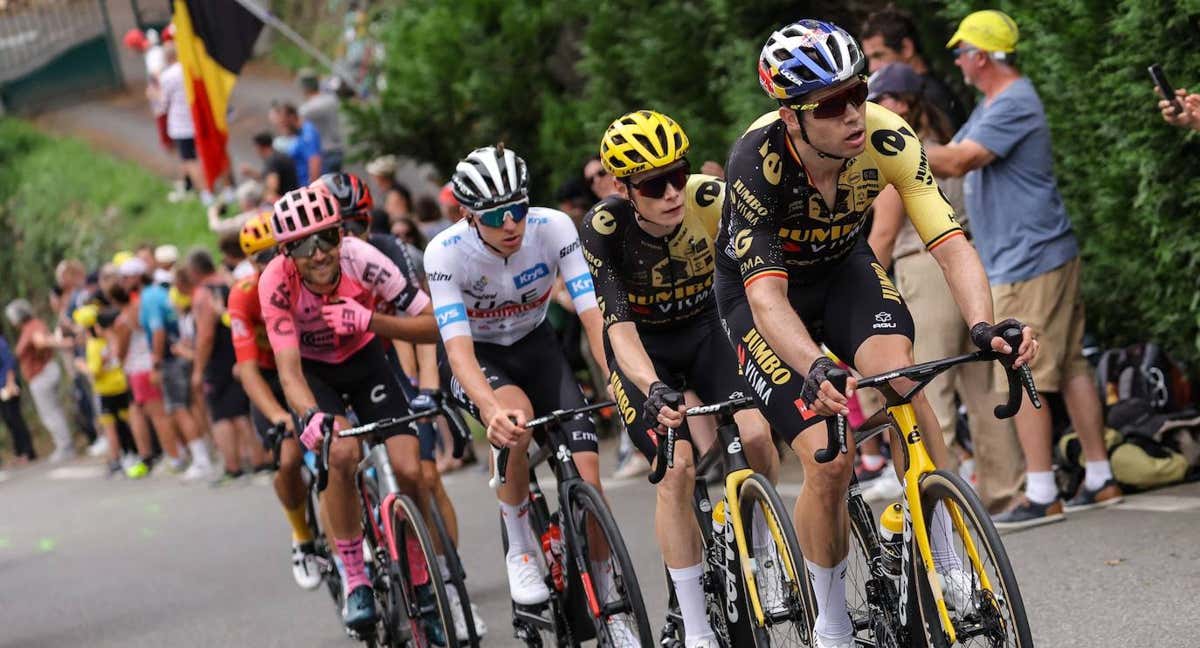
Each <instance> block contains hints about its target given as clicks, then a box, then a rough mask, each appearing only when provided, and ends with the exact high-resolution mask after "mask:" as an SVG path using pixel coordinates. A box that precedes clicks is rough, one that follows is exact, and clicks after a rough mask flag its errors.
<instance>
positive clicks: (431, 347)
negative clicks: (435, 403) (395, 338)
mask: <svg viewBox="0 0 1200 648" xmlns="http://www.w3.org/2000/svg"><path fill="white" fill-rule="evenodd" d="M440 382H441V378H440V376H438V360H437V345H436V344H418V345H417V385H418V386H419V387H420V388H421V389H437V388H438V384H439V383H440Z"/></svg>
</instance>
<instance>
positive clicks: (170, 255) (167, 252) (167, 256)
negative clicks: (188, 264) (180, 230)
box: [154, 244, 179, 265]
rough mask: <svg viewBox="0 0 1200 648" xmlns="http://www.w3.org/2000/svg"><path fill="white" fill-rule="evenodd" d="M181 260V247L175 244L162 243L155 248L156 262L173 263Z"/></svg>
mask: <svg viewBox="0 0 1200 648" xmlns="http://www.w3.org/2000/svg"><path fill="white" fill-rule="evenodd" d="M178 260H179V248H177V247H175V246H174V245H170V244H168V245H160V246H158V247H156V248H154V262H155V263H161V264H163V265H172V264H174V263H175V262H176V261H178Z"/></svg>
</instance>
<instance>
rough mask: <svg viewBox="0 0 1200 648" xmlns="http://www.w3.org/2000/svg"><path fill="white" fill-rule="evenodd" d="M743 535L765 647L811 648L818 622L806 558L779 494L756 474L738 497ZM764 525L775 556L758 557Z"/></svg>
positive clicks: (746, 586) (757, 632)
mask: <svg viewBox="0 0 1200 648" xmlns="http://www.w3.org/2000/svg"><path fill="white" fill-rule="evenodd" d="M738 505H739V508H740V510H741V520H740V521H739V522H740V524H741V525H742V531H743V533H745V536H746V539H747V542H746V545H747V547H746V549H747V551H748V552H750V556H749V558H750V564H751V565H752V569H754V570H755V572H756V573H755V583H754V588H755V590H756V592H755V594H756V596H757V598H758V600H759V601H760V603H761V605H762V608H763V617H764V622H763V624H762V625H759V624H758V621H757V619H756V618H755V615H754V610H753V606H752V605H751V603H750V601H751V599H750V596H751V592H750V582H749V580H748V579H746V578H742V587H743V590H745V592H746V609H747V610H748V611H749V615H750V623H751V624H752V625H753V626H754V640H755V643H756V644H757V645H759V646H774V647H776V648H778V647H780V646H810V645H812V627H813V624H814V623H815V622H816V605H815V603H814V601H815V600H816V597H815V596H814V595H813V592H812V583H811V582H810V581H809V578H808V573H807V571H806V568H805V566H804V554H803V553H802V552H801V551H800V543H799V542H798V541H797V540H796V530H795V528H794V527H793V526H792V517H791V516H790V515H788V513H787V509H785V508H784V507H783V502H782V500H780V499H779V493H778V492H776V491H775V487H774V486H772V485H771V482H770V481H768V480H767V478H766V477H764V476H762V475H759V474H754V475H751V476H750V478H749V479H747V480H746V481H744V482H742V486H741V488H740V489H739V491H738ZM760 517H761V519H762V520H763V521H764V522H765V523H766V528H768V529H770V530H771V531H772V533H770V538H771V544H770V549H769V553H768V554H767V555H764V556H756V555H754V551H755V549H754V544H755V542H754V527H755V523H754V521H755V520H756V519H759V518H760Z"/></svg>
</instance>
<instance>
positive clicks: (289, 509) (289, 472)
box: [274, 438, 313, 542]
mask: <svg viewBox="0 0 1200 648" xmlns="http://www.w3.org/2000/svg"><path fill="white" fill-rule="evenodd" d="M303 456H304V455H303V453H302V452H301V451H300V444H299V443H298V442H297V441H296V440H295V439H291V438H289V439H284V441H283V442H282V443H281V444H280V445H279V470H278V471H277V472H276V473H275V484H274V485H275V496H276V497H278V498H279V503H280V504H281V505H283V510H284V512H285V513H286V514H287V519H288V524H289V526H291V528H292V540H295V541H296V542H311V541H312V539H313V538H312V532H311V531H309V528H308V521H307V519H306V508H307V507H306V506H305V503H304V495H305V492H304V479H303V478H302V477H301V476H300V463H301V461H302V460H303Z"/></svg>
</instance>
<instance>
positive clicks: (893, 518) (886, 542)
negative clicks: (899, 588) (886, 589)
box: [879, 502, 904, 579]
mask: <svg viewBox="0 0 1200 648" xmlns="http://www.w3.org/2000/svg"><path fill="white" fill-rule="evenodd" d="M903 550H904V511H903V509H901V508H900V504H899V503H898V502H892V503H891V504H889V505H888V507H887V508H885V509H884V510H883V513H882V514H880V516H879V555H880V559H881V560H880V562H881V563H882V565H881V566H882V567H883V571H884V572H886V573H887V574H888V575H889V576H891V577H892V578H895V579H898V578H900V554H901V553H902V552H903Z"/></svg>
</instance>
